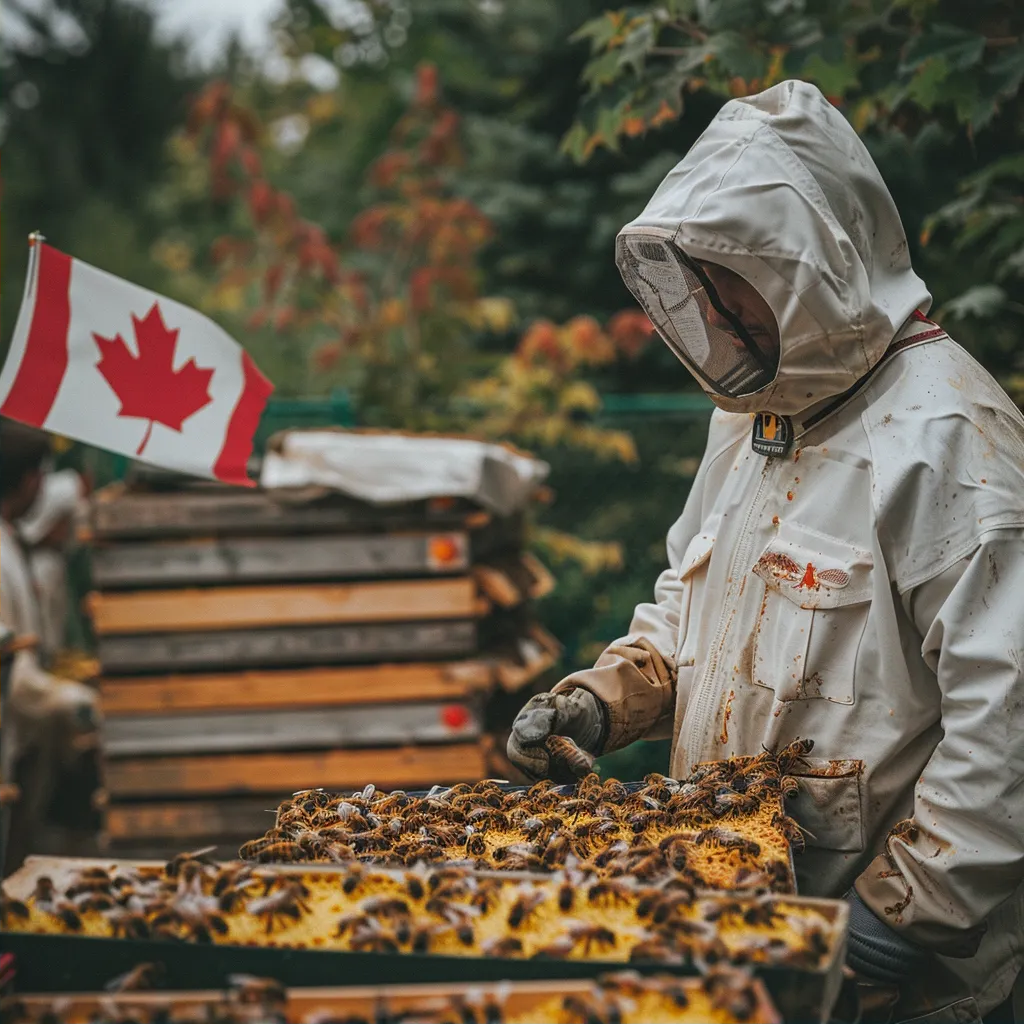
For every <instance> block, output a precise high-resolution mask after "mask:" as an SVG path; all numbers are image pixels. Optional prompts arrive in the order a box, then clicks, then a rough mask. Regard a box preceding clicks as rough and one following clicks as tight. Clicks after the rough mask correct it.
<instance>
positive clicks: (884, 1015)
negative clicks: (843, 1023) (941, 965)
mask: <svg viewBox="0 0 1024 1024" xmlns="http://www.w3.org/2000/svg"><path fill="white" fill-rule="evenodd" d="M845 899H846V902H847V904H848V905H849V907H850V929H849V934H848V937H847V945H846V966H845V968H844V970H843V975H844V982H843V989H844V993H843V994H844V996H845V997H846V998H847V999H848V1000H849V1001H850V1002H851V1003H852V1004H853V1007H854V1008H855V1012H856V1016H855V1017H854V1018H853V1019H855V1020H858V1021H860V1022H861V1024H888V1022H889V1021H890V1020H892V1017H893V1013H894V1010H895V1008H896V1006H897V1004H898V1003H899V1002H900V998H901V995H902V991H901V989H902V987H903V985H904V984H905V983H907V982H908V981H911V980H912V979H915V978H916V976H917V975H918V974H919V973H920V971H921V970H922V968H923V967H924V966H925V964H926V962H927V961H928V960H929V954H928V952H927V951H926V950H924V949H922V948H921V947H920V946H916V945H914V944H913V943H912V942H908V941H907V940H906V939H905V938H903V936H902V935H900V934H899V932H897V931H895V930H894V929H893V928H890V927H889V926H888V925H887V924H886V923H885V922H884V921H882V920H881V919H880V918H878V917H877V916H876V915H875V913H874V912H873V911H872V910H871V908H870V907H868V905H867V904H866V903H865V902H864V901H863V900H862V899H861V898H860V896H859V895H858V894H857V891H856V890H855V889H851V890H850V891H849V892H848V893H847V894H846V897H845ZM843 1002H844V1000H843V999H841V1000H840V1003H843ZM850 1008H851V1007H849V1006H848V1007H847V1009H846V1012H847V1013H849V1012H850ZM834 1016H835V1018H836V1019H837V1020H843V1019H850V1018H849V1017H846V1016H845V1014H844V1013H843V1011H842V1010H840V1009H839V1007H837V1009H836V1012H835V1014H834Z"/></svg>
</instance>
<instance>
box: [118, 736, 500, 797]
mask: <svg viewBox="0 0 1024 1024" xmlns="http://www.w3.org/2000/svg"><path fill="white" fill-rule="evenodd" d="M484 768H485V761H484V753H483V749H482V748H481V746H480V745H479V744H477V743H455V744H446V745H444V746H433V747H427V746H422V747H394V748H375V749H369V750H330V751H314V752H309V753H292V754H223V755H210V756H207V757H152V758H135V759H130V760H124V761H111V762H110V763H109V764H107V766H106V784H107V790H108V791H109V793H110V795H111V797H112V798H114V799H116V798H125V797H141V796H154V797H156V796H175V795H182V796H187V795H191V794H196V795H200V794H210V793H225V794H230V793H279V792H280V791H281V790H282V789H285V790H288V791H290V792H294V791H296V790H299V789H305V788H310V787H315V786H323V787H324V788H327V789H358V788H360V787H361V786H364V785H365V784H366V783H367V782H373V783H374V784H375V785H377V786H378V787H380V788H381V789H394V788H396V787H407V788H414V787H423V786H430V785H433V784H434V783H443V784H450V783H455V782H475V781H478V780H479V779H481V778H483V776H484Z"/></svg>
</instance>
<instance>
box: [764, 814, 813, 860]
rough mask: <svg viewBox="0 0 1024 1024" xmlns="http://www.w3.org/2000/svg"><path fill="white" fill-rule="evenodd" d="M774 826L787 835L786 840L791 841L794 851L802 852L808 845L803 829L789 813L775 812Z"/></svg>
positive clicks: (773, 816)
mask: <svg viewBox="0 0 1024 1024" xmlns="http://www.w3.org/2000/svg"><path fill="white" fill-rule="evenodd" d="M772 827H773V828H777V829H778V830H779V831H780V832H781V833H782V834H783V835H784V836H785V837H786V842H787V843H789V845H790V847H791V848H792V849H793V851H794V852H796V853H800V852H801V851H802V850H803V849H804V848H805V847H806V846H807V842H806V840H805V839H804V833H803V829H801V828H800V826H799V825H798V824H797V823H796V821H795V820H794V819H793V818H791V817H789V816H788V815H786V814H779V813H776V814H773V815H772Z"/></svg>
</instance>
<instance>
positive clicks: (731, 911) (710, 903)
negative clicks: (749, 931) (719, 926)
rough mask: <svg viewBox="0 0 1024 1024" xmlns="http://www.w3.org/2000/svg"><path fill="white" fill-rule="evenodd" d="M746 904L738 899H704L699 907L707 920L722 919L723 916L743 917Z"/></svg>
mask: <svg viewBox="0 0 1024 1024" xmlns="http://www.w3.org/2000/svg"><path fill="white" fill-rule="evenodd" d="M744 909H745V908H744V906H743V904H742V903H739V902H737V901H736V900H725V899H719V900H704V901H703V902H702V903H701V904H700V907H699V910H700V915H701V917H702V918H703V919H704V920H705V921H720V920H721V919H722V918H723V917H742V916H743V911H744Z"/></svg>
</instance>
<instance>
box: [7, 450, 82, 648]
mask: <svg viewBox="0 0 1024 1024" xmlns="http://www.w3.org/2000/svg"><path fill="white" fill-rule="evenodd" d="M84 495H85V482H84V481H83V479H82V477H81V475H80V474H79V473H78V472H76V471H75V470H73V469H61V470H56V471H54V472H49V473H46V474H45V475H44V476H43V478H42V481H41V484H40V487H39V494H38V495H37V497H36V499H35V501H34V502H33V503H32V506H31V507H30V508H29V510H28V512H27V513H26V514H25V515H24V516H22V517H21V519H19V520H18V524H17V525H18V533H19V536H20V537H21V541H22V544H23V546H24V548H25V549H26V552H27V555H28V562H29V569H30V571H31V573H32V580H33V583H34V584H35V591H36V597H37V603H38V607H39V619H40V622H39V631H40V635H39V646H40V653H41V654H42V656H43V658H44V660H46V661H49V660H52V658H53V657H54V656H55V655H56V654H57V652H58V651H60V649H61V648H62V647H63V646H64V634H65V631H66V628H67V619H68V550H69V548H70V546H71V544H72V543H73V540H74V527H75V519H76V516H77V514H78V512H79V508H80V505H81V503H82V501H83V498H84Z"/></svg>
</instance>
